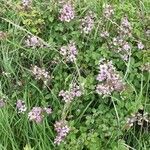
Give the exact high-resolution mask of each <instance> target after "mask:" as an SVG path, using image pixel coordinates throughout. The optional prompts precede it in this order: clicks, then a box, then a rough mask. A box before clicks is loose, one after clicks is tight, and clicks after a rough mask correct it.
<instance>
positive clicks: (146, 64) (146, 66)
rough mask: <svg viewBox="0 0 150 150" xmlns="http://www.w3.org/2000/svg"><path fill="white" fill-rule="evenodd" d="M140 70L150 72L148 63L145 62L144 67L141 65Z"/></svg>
mask: <svg viewBox="0 0 150 150" xmlns="http://www.w3.org/2000/svg"><path fill="white" fill-rule="evenodd" d="M141 70H142V71H149V72H150V62H147V63H145V64H144V65H142V67H141Z"/></svg>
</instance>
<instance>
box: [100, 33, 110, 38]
mask: <svg viewBox="0 0 150 150" xmlns="http://www.w3.org/2000/svg"><path fill="white" fill-rule="evenodd" d="M100 36H101V37H102V38H107V37H109V33H108V31H104V32H102V33H101V34H100Z"/></svg>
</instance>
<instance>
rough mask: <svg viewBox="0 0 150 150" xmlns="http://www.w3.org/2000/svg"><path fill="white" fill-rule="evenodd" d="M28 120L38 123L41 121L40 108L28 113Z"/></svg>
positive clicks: (41, 112)
mask: <svg viewBox="0 0 150 150" xmlns="http://www.w3.org/2000/svg"><path fill="white" fill-rule="evenodd" d="M28 117H29V120H31V121H35V122H36V123H40V122H42V120H43V109H42V108H41V107H33V108H32V110H31V111H30V112H29V113H28Z"/></svg>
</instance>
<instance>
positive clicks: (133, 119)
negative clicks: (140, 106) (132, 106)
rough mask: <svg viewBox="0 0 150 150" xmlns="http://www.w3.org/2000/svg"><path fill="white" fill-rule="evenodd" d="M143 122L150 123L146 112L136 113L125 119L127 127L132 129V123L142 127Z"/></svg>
mask: <svg viewBox="0 0 150 150" xmlns="http://www.w3.org/2000/svg"><path fill="white" fill-rule="evenodd" d="M144 122H147V123H149V122H150V117H149V114H148V113H147V112H144V113H143V114H141V113H139V112H136V113H134V114H131V116H129V117H128V118H127V121H126V124H127V126H128V127H132V126H133V125H134V123H137V124H138V125H140V126H143V123H144Z"/></svg>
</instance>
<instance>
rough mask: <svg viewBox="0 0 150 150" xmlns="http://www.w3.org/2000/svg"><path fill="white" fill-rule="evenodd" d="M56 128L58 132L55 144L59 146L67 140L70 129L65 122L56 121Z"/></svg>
mask: <svg viewBox="0 0 150 150" xmlns="http://www.w3.org/2000/svg"><path fill="white" fill-rule="evenodd" d="M54 127H55V131H56V132H57V136H56V138H55V140H54V143H55V144H57V145H59V144H60V143H61V142H62V141H63V140H64V139H65V137H66V136H67V134H68V133H69V131H70V129H69V127H68V126H67V124H66V121H63V120H61V121H56V123H55V124H54Z"/></svg>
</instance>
